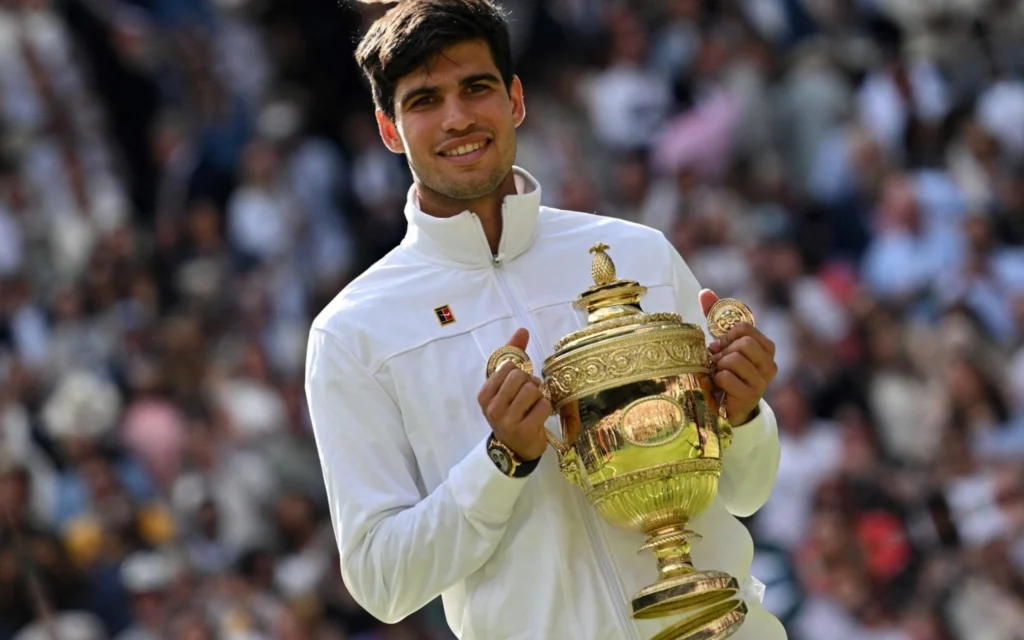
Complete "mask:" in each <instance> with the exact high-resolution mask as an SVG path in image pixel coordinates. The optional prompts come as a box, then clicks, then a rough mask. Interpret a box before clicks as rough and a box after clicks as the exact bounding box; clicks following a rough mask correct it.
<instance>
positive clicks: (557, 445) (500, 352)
mask: <svg viewBox="0 0 1024 640" xmlns="http://www.w3.org/2000/svg"><path fill="white" fill-rule="evenodd" d="M506 360H507V361H511V362H512V364H514V365H515V366H517V367H519V368H520V369H522V370H523V371H525V372H526V373H528V374H530V375H533V363H532V362H531V361H530V357H529V356H528V355H526V353H525V352H524V351H523V350H522V349H519V348H517V347H513V346H504V347H501V348H500V349H497V350H495V352H494V353H492V354H491V357H490V358H488V359H487V367H486V371H485V373H486V375H487V377H488V378H489V377H490V376H491V374H493V373H494V372H495V371H496V370H497V369H498V367H500V366H501V364H502V363H504V362H505V361H506ZM540 391H541V393H543V394H544V397H545V398H546V399H547V400H548V402H550V401H551V390H550V389H549V388H548V385H547V382H546V381H542V382H541V387H540ZM551 415H558V414H557V413H556V412H555V410H554V404H552V409H551ZM544 436H545V437H546V438H547V441H548V444H550V445H551V447H552V448H553V449H554V450H555V453H557V454H558V468H559V469H560V470H561V472H562V475H563V476H565V478H566V479H567V480H569V482H572V483H573V484H575V485H577V486H579V487H582V486H583V483H582V477H581V475H580V467H579V457H578V456H577V455H576V450H575V449H573V448H572V447H571V446H569V445H567V444H566V443H565V442H564V441H563V440H562V439H561V438H559V437H558V436H557V435H555V434H554V433H553V432H552V431H551V429H548V428H547V427H544Z"/></svg>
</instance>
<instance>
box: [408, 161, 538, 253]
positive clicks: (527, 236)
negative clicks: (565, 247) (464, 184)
mask: <svg viewBox="0 0 1024 640" xmlns="http://www.w3.org/2000/svg"><path fill="white" fill-rule="evenodd" d="M512 171H513V174H514V176H515V181H516V194H515V195H510V196H506V197H505V203H504V207H503V208H502V227H501V229H502V231H501V241H500V242H499V244H498V255H497V256H492V255H491V250H490V248H489V247H488V246H487V238H486V236H484V230H483V226H482V225H481V224H480V220H479V219H478V218H477V216H476V214H474V213H472V212H471V211H468V210H467V211H463V212H462V213H460V214H458V215H456V216H452V217H451V218H438V217H435V216H432V215H430V214H427V213H424V212H423V211H422V210H421V209H420V207H419V202H418V198H417V197H416V185H413V186H412V187H410V188H409V194H408V197H407V200H406V203H405V217H406V219H407V220H408V221H409V226H408V230H407V231H406V234H405V239H404V240H402V244H403V245H404V246H408V247H412V248H413V249H415V250H416V251H417V252H419V253H421V254H423V255H425V256H427V257H428V258H432V259H434V260H437V261H439V262H442V263H445V264H450V265H452V266H455V267H459V268H463V269H477V268H481V267H487V266H490V265H491V264H492V263H493V261H494V260H500V261H502V262H505V261H508V260H512V259H514V258H516V257H517V256H519V255H520V254H522V253H523V252H525V251H526V250H527V249H529V248H530V245H532V244H533V240H534V237H535V236H536V233H537V218H538V216H539V214H540V196H541V192H540V184H539V183H538V182H537V181H536V180H535V179H534V178H533V176H531V175H530V174H529V173H527V172H526V171H524V170H523V169H520V168H519V167H513V168H512Z"/></svg>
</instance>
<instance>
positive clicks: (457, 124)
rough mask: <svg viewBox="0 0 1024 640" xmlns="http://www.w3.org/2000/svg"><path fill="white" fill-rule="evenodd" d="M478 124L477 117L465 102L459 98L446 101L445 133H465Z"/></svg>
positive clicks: (443, 121) (443, 122) (443, 124)
mask: <svg viewBox="0 0 1024 640" xmlns="http://www.w3.org/2000/svg"><path fill="white" fill-rule="evenodd" d="M475 123H476V116H475V115H473V111H472V110H471V109H470V107H469V105H468V104H466V103H465V101H463V100H460V99H459V98H457V97H451V98H449V99H448V100H445V104H444V119H443V120H442V126H443V127H444V130H445V131H465V130H466V129H468V128H470V127H471V126H473V124H475Z"/></svg>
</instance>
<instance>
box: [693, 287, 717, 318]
mask: <svg viewBox="0 0 1024 640" xmlns="http://www.w3.org/2000/svg"><path fill="white" fill-rule="evenodd" d="M697 298H698V299H699V300H700V308H701V310H702V311H703V312H704V317H705V318H706V317H708V312H709V311H711V307H713V306H714V305H715V303H716V302H718V296H717V295H716V294H715V292H714V291H712V290H711V289H701V291H700V295H698V296H697Z"/></svg>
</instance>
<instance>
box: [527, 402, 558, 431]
mask: <svg viewBox="0 0 1024 640" xmlns="http://www.w3.org/2000/svg"><path fill="white" fill-rule="evenodd" d="M549 416H551V402H550V401H549V400H548V399H547V398H541V399H540V400H538V401H537V402H536V403H535V404H534V405H533V407H531V408H530V411H529V412H527V414H526V416H524V417H523V419H522V424H523V426H524V427H525V428H527V429H537V430H540V429H541V428H543V426H544V422H545V421H546V420H547V419H548V417H549Z"/></svg>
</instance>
